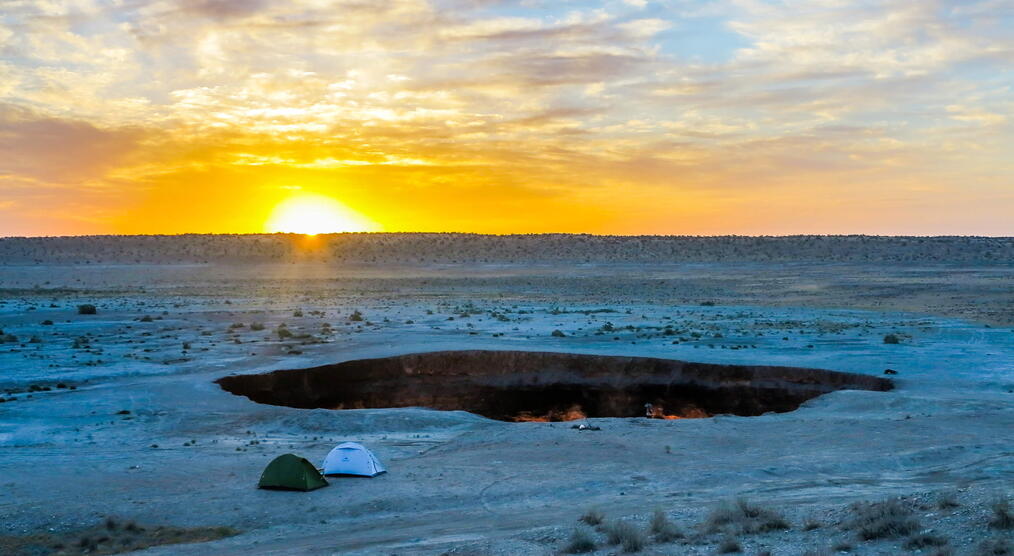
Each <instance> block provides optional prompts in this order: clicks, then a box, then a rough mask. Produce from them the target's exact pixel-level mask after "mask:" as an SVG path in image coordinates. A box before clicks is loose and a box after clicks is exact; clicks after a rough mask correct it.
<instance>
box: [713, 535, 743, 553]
mask: <svg viewBox="0 0 1014 556" xmlns="http://www.w3.org/2000/svg"><path fill="white" fill-rule="evenodd" d="M736 552H743V547H742V546H740V545H739V541H737V540H736V539H735V538H733V537H725V538H724V539H722V542H720V543H718V553H719V554H733V553H736Z"/></svg>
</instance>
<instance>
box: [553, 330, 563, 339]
mask: <svg viewBox="0 0 1014 556" xmlns="http://www.w3.org/2000/svg"><path fill="white" fill-rule="evenodd" d="M552 336H553V337H554V338H563V337H564V336H566V334H564V333H563V331H562V330H554V331H553V334H552Z"/></svg>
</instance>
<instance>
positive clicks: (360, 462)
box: [324, 442, 387, 477]
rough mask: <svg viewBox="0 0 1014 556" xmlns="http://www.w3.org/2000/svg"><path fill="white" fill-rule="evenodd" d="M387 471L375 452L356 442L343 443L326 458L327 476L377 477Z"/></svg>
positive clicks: (325, 468) (325, 469)
mask: <svg viewBox="0 0 1014 556" xmlns="http://www.w3.org/2000/svg"><path fill="white" fill-rule="evenodd" d="M385 471H387V470H386V469H384V465H383V464H382V463H380V460H379V459H377V456H375V455H373V452H371V451H369V450H368V449H366V447H365V446H363V445H362V444H357V443H355V442H342V443H341V444H339V445H337V446H335V447H334V449H333V450H331V451H330V452H329V453H328V454H327V457H326V458H324V474H325V475H359V476H362V477H376V476H377V475H379V474H381V473H383V472H385Z"/></svg>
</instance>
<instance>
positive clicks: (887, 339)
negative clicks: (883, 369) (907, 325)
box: [884, 334, 901, 344]
mask: <svg viewBox="0 0 1014 556" xmlns="http://www.w3.org/2000/svg"><path fill="white" fill-rule="evenodd" d="M884 343H885V344H900V343H901V338H899V337H898V336H897V335H896V334H887V335H885V336H884Z"/></svg>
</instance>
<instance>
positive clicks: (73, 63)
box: [0, 0, 1014, 235]
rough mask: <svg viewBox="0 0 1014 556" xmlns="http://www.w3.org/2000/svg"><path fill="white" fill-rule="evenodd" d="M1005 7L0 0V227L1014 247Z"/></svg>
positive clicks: (1012, 55) (726, 0) (1013, 104)
mask: <svg viewBox="0 0 1014 556" xmlns="http://www.w3.org/2000/svg"><path fill="white" fill-rule="evenodd" d="M1011 29H1014V1H1012V0H981V1H972V0H967V1H966V0H954V1H936V0H919V1H913V0H882V1H859V0H855V1H849V0H811V1H781V2H779V1H771V2H762V1H753V0H723V1H715V2H709V1H703V0H702V1H684V0H658V1H656V0H622V1H621V0H615V1H599V2H583V1H574V0H525V1H521V2H508V1H497V0H384V1H373V0H299V1H287V2H277V1H271V0H155V1H141V0H64V1H59V0H2V3H0V235H58V234H59V235H63V234H86V233H87V234H91V233H179V232H257V231H262V230H264V229H265V223H266V222H267V221H268V220H269V218H270V214H271V211H272V208H273V207H275V206H276V205H278V204H279V203H283V202H285V201H286V200H287V199H291V198H292V197H293V196H299V195H303V194H307V195H309V194H313V195H323V196H327V197H330V198H332V199H335V200H336V201H338V202H340V203H342V204H344V206H345V207H347V208H348V209H349V210H352V211H355V212H357V213H359V214H360V215H362V216H363V218H364V219H367V220H370V221H372V222H375V223H376V225H377V228H378V229H384V230H389V231H406V230H422V231H471V232H493V233H503V232H551V231H567V232H591V233H621V234H637V233H672V234H726V233H737V234H790V233H879V234H988V235H1014V224H1012V222H1014V121H1012V120H1014V91H1012V87H1014V33H1012V32H1011Z"/></svg>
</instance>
